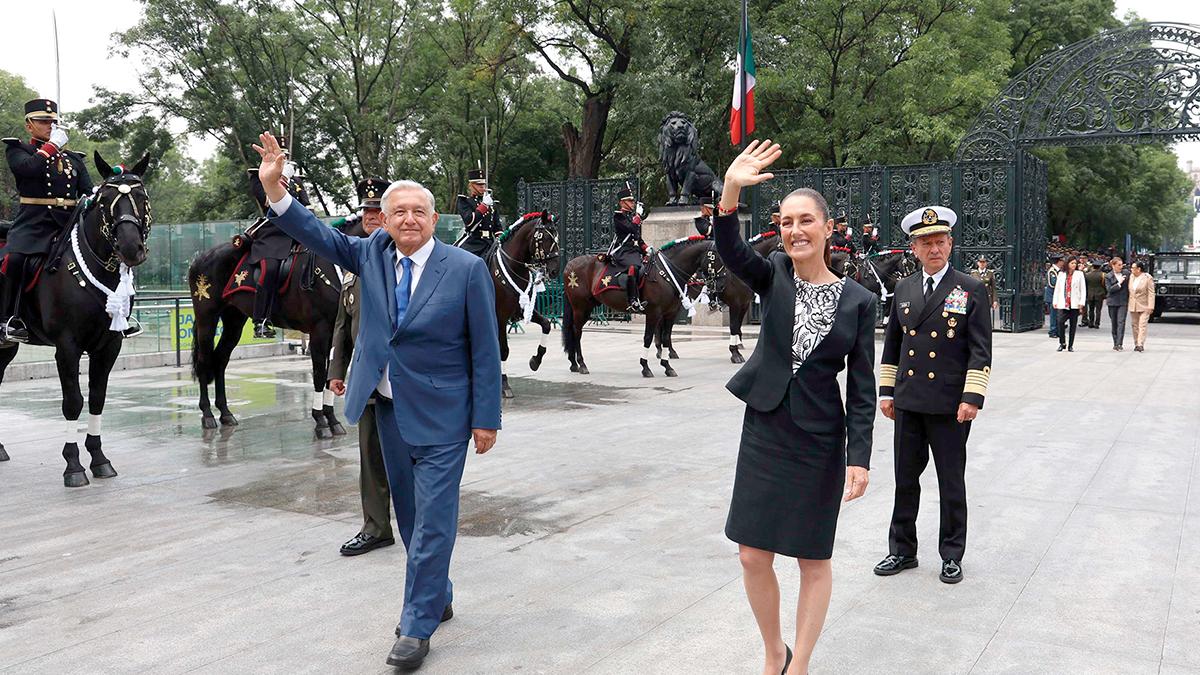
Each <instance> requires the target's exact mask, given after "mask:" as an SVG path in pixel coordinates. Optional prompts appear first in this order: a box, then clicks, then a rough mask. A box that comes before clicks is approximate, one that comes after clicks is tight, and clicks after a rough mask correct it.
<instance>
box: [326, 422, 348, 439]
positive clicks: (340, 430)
mask: <svg viewBox="0 0 1200 675" xmlns="http://www.w3.org/2000/svg"><path fill="white" fill-rule="evenodd" d="M329 433H331V434H333V435H334V436H345V435H346V427H344V426H342V423H341V422H334V423H333V424H330V425H329Z"/></svg>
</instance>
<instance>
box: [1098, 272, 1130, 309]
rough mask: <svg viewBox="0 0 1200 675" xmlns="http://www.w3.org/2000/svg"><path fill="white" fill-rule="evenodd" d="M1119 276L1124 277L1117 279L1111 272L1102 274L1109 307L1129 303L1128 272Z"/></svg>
mask: <svg viewBox="0 0 1200 675" xmlns="http://www.w3.org/2000/svg"><path fill="white" fill-rule="evenodd" d="M1121 276H1122V277H1124V278H1123V279H1122V280H1121V281H1117V275H1116V274H1115V273H1113V272H1108V273H1107V274H1105V275H1104V289H1105V290H1106V291H1108V306H1109V307H1124V306H1125V305H1128V304H1129V272H1125V273H1124V274H1122V275H1121Z"/></svg>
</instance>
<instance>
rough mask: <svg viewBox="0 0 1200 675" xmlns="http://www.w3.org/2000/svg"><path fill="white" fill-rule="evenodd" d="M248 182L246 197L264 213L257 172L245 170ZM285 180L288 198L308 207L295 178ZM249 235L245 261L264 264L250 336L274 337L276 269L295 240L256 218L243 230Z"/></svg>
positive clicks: (290, 249)
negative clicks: (248, 195) (247, 194)
mask: <svg viewBox="0 0 1200 675" xmlns="http://www.w3.org/2000/svg"><path fill="white" fill-rule="evenodd" d="M246 174H247V175H248V176H249V178H250V193H251V194H252V195H253V196H254V200H255V201H257V202H258V206H259V208H261V209H262V211H263V213H264V214H265V213H266V212H267V208H268V205H267V193H266V191H265V190H263V186H262V182H261V181H260V180H259V179H258V169H248V170H247V171H246ZM286 180H287V191H288V193H289V194H291V195H292V198H293V199H295V200H296V201H298V202H300V204H301V205H303V206H304V207H306V208H307V207H309V205H310V202H309V200H308V193H307V192H305V190H304V186H303V185H302V184H301V182H300V180H299V179H298V178H296V177H292V178H291V179H286ZM247 234H249V235H250V237H249V238H250V255H249V257H247V258H246V261H247V262H248V263H250V264H251V265H257V264H259V263H261V262H262V261H264V260H265V261H266V263H267V264H266V269H264V270H263V274H262V276H260V277H259V280H258V290H257V291H256V293H255V295H254V335H255V337H268V338H270V337H275V329H274V328H272V327H271V326H270V324H269V320H270V318H271V311H272V309H274V306H275V296H276V295H278V292H279V267H280V264H282V263H283V261H284V260H286V259H287V258H288V256H290V255H291V254H292V247H294V246H295V245H296V240H295V239H292V238H291V237H289V236H288V235H287V233H285V232H284V231H283V230H281V229H280V228H279V226H278V225H276V224H275V223H274V222H272V221H271V219H269V218H267V217H265V216H264V217H262V218H259V219H258V221H257V222H256V223H254V225H252V226H250V229H249V230H247Z"/></svg>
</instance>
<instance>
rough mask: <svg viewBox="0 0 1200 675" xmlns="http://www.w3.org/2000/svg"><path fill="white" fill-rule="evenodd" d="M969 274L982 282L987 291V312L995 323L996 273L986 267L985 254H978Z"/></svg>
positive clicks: (996, 304)
mask: <svg viewBox="0 0 1200 675" xmlns="http://www.w3.org/2000/svg"><path fill="white" fill-rule="evenodd" d="M971 276H973V277H975V278H976V279H978V280H979V281H980V283H982V284H983V287H984V288H986V289H987V292H988V302H989V306H990V307H991V311H989V312H988V314H989V316H991V317H992V325H995V323H996V317H995V316H994V313H995V311H996V309H997V308H999V307H1000V303H999V301H997V300H996V273H995V272H993V271H992V270H990V269H989V268H988V261H987V257H986V256H982V255H981V256H979V260H978V261H977V262H976V263H975V269H973V270H971Z"/></svg>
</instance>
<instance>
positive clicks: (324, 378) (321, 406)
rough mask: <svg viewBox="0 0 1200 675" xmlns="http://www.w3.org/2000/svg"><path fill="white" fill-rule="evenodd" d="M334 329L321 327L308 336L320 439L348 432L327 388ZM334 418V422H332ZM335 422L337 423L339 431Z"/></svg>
mask: <svg viewBox="0 0 1200 675" xmlns="http://www.w3.org/2000/svg"><path fill="white" fill-rule="evenodd" d="M332 338H333V331H332V329H331V328H330V327H328V326H323V327H320V328H319V329H318V330H315V331H313V332H312V333H311V334H309V336H308V356H309V358H310V359H311V360H312V374H313V396H312V418H313V422H314V423H315V426H314V427H313V434H315V435H316V437H317V438H320V439H329V438H333V437H334V436H335V435H341V434H345V433H346V429H345V427H342V423H341V422H338V419H337V416H336V415H335V414H334V412H333V392H332V391H330V390H329V389H326V387H325V385H326V384H327V383H328V375H329V370H328V368H329V346H330V344H331V342H332ZM331 420H332V422H331ZM333 423H337V426H338V431H340V434H339V433H338V431H335V430H334V427H333Z"/></svg>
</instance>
